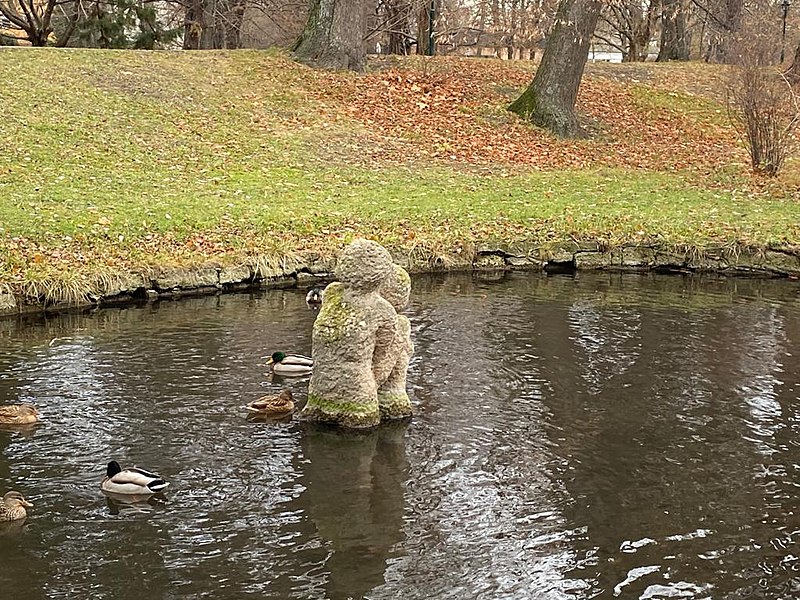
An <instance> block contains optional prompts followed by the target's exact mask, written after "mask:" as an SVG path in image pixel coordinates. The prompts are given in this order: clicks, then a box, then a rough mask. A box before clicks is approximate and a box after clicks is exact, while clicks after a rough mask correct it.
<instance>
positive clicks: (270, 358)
mask: <svg viewBox="0 0 800 600" xmlns="http://www.w3.org/2000/svg"><path fill="white" fill-rule="evenodd" d="M274 362H275V361H274V360H272V357H271V356H270V357H269V358H268V359H267V364H268V365H271V364H272V363H274Z"/></svg>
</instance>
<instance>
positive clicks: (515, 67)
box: [0, 49, 800, 296]
mask: <svg viewBox="0 0 800 600" xmlns="http://www.w3.org/2000/svg"><path fill="white" fill-rule="evenodd" d="M720 69H721V68H720V67H714V66H709V65H695V64H690V65H655V64H648V65H609V64H606V65H594V66H592V67H591V68H590V69H589V72H588V73H587V76H586V78H585V81H584V85H583V87H582V92H581V98H580V100H579V109H580V110H581V112H582V113H583V115H584V117H585V119H586V122H587V123H588V124H589V127H590V129H591V131H592V137H591V138H590V139H587V140H582V141H561V140H557V139H553V138H552V137H550V136H548V135H547V134H545V133H544V132H542V131H539V130H536V129H534V128H531V127H528V126H527V125H525V124H524V123H521V122H520V121H519V120H518V119H517V118H516V117H515V116H514V115H512V114H510V113H508V112H507V111H505V106H506V105H507V104H508V102H509V101H510V100H512V99H513V98H514V97H515V96H516V95H517V94H518V93H519V92H520V91H521V89H522V88H524V86H525V85H527V83H528V82H529V81H530V78H531V76H532V67H531V66H530V65H528V64H525V63H520V64H509V63H501V62H499V61H489V60H467V59H460V60H459V59H446V58H443V59H435V60H422V59H414V58H409V59H403V60H400V59H397V60H383V61H376V62H374V63H373V64H372V70H371V71H370V73H368V74H367V75H364V76H357V75H353V74H348V73H340V74H331V73H320V72H315V71H312V70H310V69H307V68H305V67H301V66H299V65H296V64H294V63H292V62H291V61H289V60H287V59H286V58H284V57H282V56H279V55H275V54H271V53H265V52H256V51H239V52H227V53H222V52H202V53H167V52H164V53H145V52H123V51H108V52H106V51H94V50H56V49H44V50H27V49H26V50H23V49H16V50H0V71H1V72H3V73H4V85H3V86H2V87H1V88H0V105H2V107H3V118H2V119H1V120H0V139H2V144H3V152H2V153H0V287H2V288H3V289H5V290H11V291H14V292H15V293H18V294H27V295H29V296H32V295H41V290H42V289H45V288H46V289H49V290H58V289H59V287H62V288H64V289H69V290H71V294H72V295H73V296H74V295H76V294H77V295H80V294H82V293H98V286H102V282H103V281H105V280H106V278H107V277H108V276H110V275H113V274H118V273H120V272H137V271H141V270H144V269H149V268H153V267H158V266H161V267H164V266H183V267H187V266H197V265H203V264H208V263H213V264H218V265H232V266H235V265H239V264H244V263H252V262H253V261H257V260H264V259H265V257H266V258H268V259H269V260H279V259H280V258H281V257H291V256H302V255H305V254H315V255H320V256H330V255H333V254H335V253H336V252H337V251H338V250H339V249H340V248H341V247H342V245H343V244H344V243H346V241H348V240H349V239H351V238H353V237H355V236H357V235H362V236H369V237H374V238H375V239H378V240H379V241H381V242H383V243H384V244H386V245H387V246H391V247H393V248H396V249H398V250H401V251H403V252H421V253H428V254H430V255H432V256H447V255H459V254H463V253H464V252H467V251H469V249H470V248H473V247H475V245H476V244H480V243H483V242H493V241H503V242H507V243H512V242H521V243H525V244H527V245H528V246H529V247H532V246H537V245H538V246H548V245H558V244H560V243H563V242H567V241H577V242H597V243H598V244H599V245H600V246H602V247H604V248H614V247H619V246H622V245H626V244H636V245H657V246H659V247H663V248H669V247H692V248H698V249H701V250H702V249H704V248H708V247H719V246H725V247H732V248H734V247H735V248H739V247H741V248H750V249H756V250H758V249H764V248H789V249H792V248H794V247H795V246H796V245H797V244H798V243H799V242H798V240H800V203H799V202H798V200H797V191H798V184H799V183H800V179H798V178H797V176H796V175H795V174H794V172H795V165H792V164H790V165H789V166H788V167H787V169H786V174H785V175H783V176H782V177H781V178H779V179H778V180H776V181H761V180H757V179H754V178H752V177H751V176H750V175H749V173H748V169H747V165H746V162H747V156H746V153H745V152H744V150H743V149H742V147H741V146H740V145H738V144H737V142H736V136H735V133H734V132H733V131H732V129H731V128H730V127H729V125H728V124H727V120H726V118H725V107H724V104H722V103H721V101H720V98H722V97H723V96H724V86H723V78H724V73H723V72H721V71H720ZM100 292H102V290H100ZM54 294H55V295H56V296H57V292H54Z"/></svg>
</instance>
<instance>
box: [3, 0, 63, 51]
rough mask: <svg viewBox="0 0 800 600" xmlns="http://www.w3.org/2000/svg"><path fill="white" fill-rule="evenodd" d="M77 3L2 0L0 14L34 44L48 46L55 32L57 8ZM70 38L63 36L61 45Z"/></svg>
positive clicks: (53, 0) (60, 0)
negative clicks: (54, 23) (54, 21)
mask: <svg viewBox="0 0 800 600" xmlns="http://www.w3.org/2000/svg"><path fill="white" fill-rule="evenodd" d="M75 3H76V0H46V1H45V2H35V1H34V0H0V15H2V16H4V17H5V18H6V19H8V21H10V22H11V24H12V25H14V26H15V27H18V28H19V29H20V30H21V31H23V32H24V34H25V37H26V38H27V40H28V41H29V42H30V43H31V45H32V46H46V45H47V43H48V40H49V39H50V35H51V34H52V33H53V16H54V14H55V12H56V10H58V9H59V8H61V7H65V6H67V5H74V4H75ZM73 26H74V23H73ZM70 33H71V29H70ZM68 38H69V36H62V39H61V40H59V42H61V43H60V44H59V45H63V44H66V40H67V39H68Z"/></svg>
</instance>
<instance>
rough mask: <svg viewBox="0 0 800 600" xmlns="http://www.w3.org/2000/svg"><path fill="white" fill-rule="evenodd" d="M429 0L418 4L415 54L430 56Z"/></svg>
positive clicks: (431, 53)
mask: <svg viewBox="0 0 800 600" xmlns="http://www.w3.org/2000/svg"><path fill="white" fill-rule="evenodd" d="M431 27H433V24H432V23H431V0H425V2H423V3H422V4H420V7H419V11H418V12H417V54H419V55H420V56H429V55H430V56H432V55H433V52H432V49H431Z"/></svg>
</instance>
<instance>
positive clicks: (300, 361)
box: [267, 352, 314, 377]
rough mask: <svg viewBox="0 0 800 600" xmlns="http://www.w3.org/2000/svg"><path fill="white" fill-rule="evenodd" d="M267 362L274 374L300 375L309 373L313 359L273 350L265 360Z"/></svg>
mask: <svg viewBox="0 0 800 600" xmlns="http://www.w3.org/2000/svg"><path fill="white" fill-rule="evenodd" d="M267 364H268V365H270V366H271V367H272V372H273V373H275V374H276V375H288V376H294V377H298V376H302V375H311V371H312V369H313V368H314V361H313V359H311V358H309V357H308V356H303V355H302V354H286V353H285V352H273V353H272V356H270V357H269V359H268V360H267Z"/></svg>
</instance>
